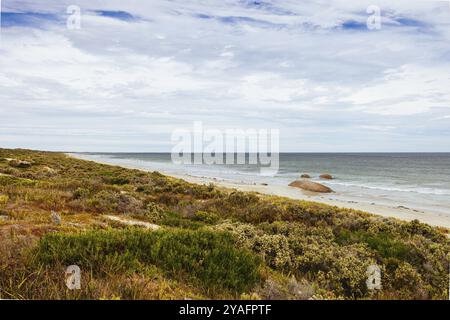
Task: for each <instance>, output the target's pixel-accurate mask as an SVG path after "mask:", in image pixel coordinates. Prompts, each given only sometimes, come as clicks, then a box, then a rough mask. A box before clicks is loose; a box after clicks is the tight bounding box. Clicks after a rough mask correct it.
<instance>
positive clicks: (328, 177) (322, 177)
mask: <svg viewBox="0 0 450 320" xmlns="http://www.w3.org/2000/svg"><path fill="white" fill-rule="evenodd" d="M319 177H320V179H326V180H331V179H333V176H332V175H331V174H328V173H324V174H321V175H320V176H319Z"/></svg>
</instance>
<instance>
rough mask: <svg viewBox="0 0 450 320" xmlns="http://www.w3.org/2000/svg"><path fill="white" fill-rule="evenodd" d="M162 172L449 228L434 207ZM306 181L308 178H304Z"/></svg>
mask: <svg viewBox="0 0 450 320" xmlns="http://www.w3.org/2000/svg"><path fill="white" fill-rule="evenodd" d="M68 155H69V156H72V157H75V158H78V159H84V160H91V161H95V162H99V163H103V164H113V165H119V166H122V167H124V168H129V169H140V170H144V171H153V170H150V169H148V168H144V167H142V166H139V164H136V165H130V164H128V163H122V162H120V161H119V162H118V161H113V160H110V159H104V158H102V159H101V160H99V159H96V158H93V157H91V156H89V155H86V154H78V153H75V154H73V153H71V154H68ZM161 173H163V174H165V175H168V176H172V177H175V178H178V179H183V180H185V181H187V182H191V183H196V184H213V185H216V186H219V187H223V188H229V189H236V190H238V191H244V192H245V191H247V192H258V193H261V194H263V195H270V196H279V197H285V198H290V199H294V200H305V201H314V202H318V203H323V204H327V205H331V206H336V207H340V208H346V209H354V210H360V211H364V212H367V213H371V214H375V215H379V216H383V217H390V218H396V219H400V220H404V221H412V220H418V221H420V222H423V223H427V224H429V225H432V226H436V227H443V228H447V229H450V214H449V215H446V214H443V213H440V212H433V211H421V210H416V209H414V208H408V207H405V206H402V205H398V206H387V205H383V204H378V203H374V202H370V203H368V202H362V201H361V202H358V201H352V200H347V201H346V200H342V199H337V198H335V197H331V196H328V195H329V193H317V192H312V191H308V190H302V189H300V188H298V187H293V186H288V185H286V186H282V185H274V184H256V183H244V182H241V181H229V180H223V179H218V178H210V177H204V176H202V177H198V176H193V175H188V174H174V173H171V172H165V171H162V172H161ZM303 181H308V180H305V179H303Z"/></svg>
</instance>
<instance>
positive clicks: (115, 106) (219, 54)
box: [0, 0, 450, 152]
mask: <svg viewBox="0 0 450 320" xmlns="http://www.w3.org/2000/svg"><path fill="white" fill-rule="evenodd" d="M1 2H2V20H1V26H2V28H1V44H0V57H1V59H0V147H26V148H34V149H46V150H65V151H141V152H151V151H170V150H171V147H172V144H171V142H170V136H171V132H172V131H173V130H175V129H179V128H190V127H192V125H193V122H194V121H202V122H203V124H204V126H205V127H207V128H208V127H210V128H215V129H227V128H243V129H246V128H255V129H258V128H267V129H270V128H274V129H280V139H281V141H280V145H281V149H282V151H303V152H317V151H319V152H335V151H336V152H347V151H365V152H366V151H368V152H370V151H374V152H376V151H447V152H448V151H450V4H449V1H428V0H422V1H414V0H408V1H403V0H389V1H384V0H383V1H382V0H371V1H367V2H366V1H356V0H354V1H348V0H327V1H322V0H311V1H310V0H304V1H301V0H279V1H276V0H272V1H271V0H265V1H263V0H261V1H256V0H255V1H250V0H248V1H247V0H140V1H137V0H127V1H115V0H103V1H100V0H78V1H77V0H69V1H65V0H42V1H29V0H2V1H1ZM71 5H76V6H78V7H79V8H80V9H81V25H80V28H79V29H73V28H68V27H67V19H68V18H70V17H69V15H68V14H67V7H68V6H71ZM370 5H377V6H378V7H379V8H380V10H381V16H382V17H381V29H379V30H376V29H374V30H370V29H368V28H367V25H366V22H367V19H368V18H369V17H370V15H371V14H370V13H367V8H368V7H369V6H370ZM71 21H72V20H71Z"/></svg>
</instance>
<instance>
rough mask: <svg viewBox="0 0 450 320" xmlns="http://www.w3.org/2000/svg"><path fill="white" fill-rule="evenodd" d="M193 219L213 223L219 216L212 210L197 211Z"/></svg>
mask: <svg viewBox="0 0 450 320" xmlns="http://www.w3.org/2000/svg"><path fill="white" fill-rule="evenodd" d="M194 220H197V221H202V222H205V223H207V224H214V223H216V222H217V221H218V220H219V217H218V216H217V214H215V213H212V212H206V211H197V212H196V213H195V215H194Z"/></svg>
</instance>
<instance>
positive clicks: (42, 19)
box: [1, 12, 61, 28]
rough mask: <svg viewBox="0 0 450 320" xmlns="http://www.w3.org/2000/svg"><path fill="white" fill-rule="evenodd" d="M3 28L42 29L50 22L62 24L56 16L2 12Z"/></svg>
mask: <svg viewBox="0 0 450 320" xmlns="http://www.w3.org/2000/svg"><path fill="white" fill-rule="evenodd" d="M1 15H2V19H1V21H2V25H1V26H2V28H8V27H18V26H19V27H34V28H37V27H41V26H43V25H44V24H47V23H49V22H60V21H61V19H60V18H59V16H58V15H56V14H51V13H37V12H2V13H1Z"/></svg>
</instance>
